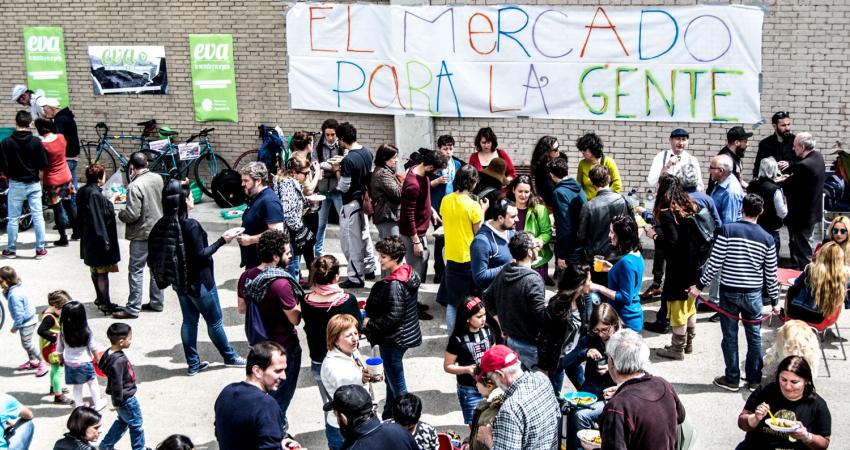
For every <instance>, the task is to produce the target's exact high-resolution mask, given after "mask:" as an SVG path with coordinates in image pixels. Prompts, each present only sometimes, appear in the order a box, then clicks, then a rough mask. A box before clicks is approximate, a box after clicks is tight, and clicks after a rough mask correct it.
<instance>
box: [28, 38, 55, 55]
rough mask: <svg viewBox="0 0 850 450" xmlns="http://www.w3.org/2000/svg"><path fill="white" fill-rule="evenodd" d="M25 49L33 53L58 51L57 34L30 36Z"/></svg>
mask: <svg viewBox="0 0 850 450" xmlns="http://www.w3.org/2000/svg"><path fill="white" fill-rule="evenodd" d="M27 51H29V52H33V53H48V52H49V53H58V52H59V36H30V37H29V39H27Z"/></svg>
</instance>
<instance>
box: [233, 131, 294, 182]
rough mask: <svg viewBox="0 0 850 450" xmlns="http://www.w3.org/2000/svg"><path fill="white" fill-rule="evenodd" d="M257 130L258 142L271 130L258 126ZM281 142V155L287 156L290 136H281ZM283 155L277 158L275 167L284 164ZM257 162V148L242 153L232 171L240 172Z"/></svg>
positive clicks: (234, 163) (258, 157)
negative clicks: (282, 149)
mask: <svg viewBox="0 0 850 450" xmlns="http://www.w3.org/2000/svg"><path fill="white" fill-rule="evenodd" d="M257 129H258V130H259V137H260V140H263V139H265V138H266V136H265V133H266V132H268V131H269V130H270V129H271V127H267V126H265V125H260V126H258V127H257ZM281 140H282V141H283V148H284V151H283V153H286V154H288V152H287V151H286V149H288V148H289V141H290V140H292V136H281ZM283 153H282V154H281V155H280V156H279V157H278V161H277V164H275V166H276V167H280V165H281V164H282V163H284V162H285V161H284V158H285V156H284V155H283ZM259 160H260V149H259V147H258V148H253V149H251V150H247V151H244V152H242V154H240V155H239V156H237V157H236V159H235V160H234V161H233V169H234V170H236V171H237V172H239V171H240V170H242V168H244V167H245V166H247V165H248V163H252V162H256V161H259ZM276 167H275V168H276ZM269 176H270V177H271V176H274V173H269Z"/></svg>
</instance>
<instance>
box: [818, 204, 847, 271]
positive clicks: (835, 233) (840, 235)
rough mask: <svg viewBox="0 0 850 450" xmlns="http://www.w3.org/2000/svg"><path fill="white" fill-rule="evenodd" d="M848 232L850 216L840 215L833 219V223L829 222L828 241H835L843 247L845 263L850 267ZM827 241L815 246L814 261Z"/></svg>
mask: <svg viewBox="0 0 850 450" xmlns="http://www.w3.org/2000/svg"><path fill="white" fill-rule="evenodd" d="M848 232H850V218H848V217H847V216H838V217H836V218H834V219H832V223H830V224H829V228H828V229H827V233H826V242H835V243H836V244H838V246H839V247H841V250H844V265H845V266H848V267H850V239H847V238H848ZM826 242H821V243H820V244H818V246H817V247H815V251H814V255H813V256H812V261H814V260H815V259H817V257H818V253H820V250H821V248H822V247H823V246H824V244H826Z"/></svg>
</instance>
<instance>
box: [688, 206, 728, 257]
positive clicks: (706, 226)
mask: <svg viewBox="0 0 850 450" xmlns="http://www.w3.org/2000/svg"><path fill="white" fill-rule="evenodd" d="M682 225H684V228H685V230H687V233H688V247H689V248H688V252H689V254H691V255H695V257H696V258H697V262H698V263H699V266H700V267H702V266H703V265H704V264H705V262H706V261H707V260H708V257H709V255H710V254H711V247H712V245H714V237H715V232H716V231H717V229H718V225H719V224H716V223H714V217H712V216H711V212H709V210H708V208H700V210H699V212H697V213H696V214H693V215H691V216H688V217H686V218H685V219H684V220H683V221H682Z"/></svg>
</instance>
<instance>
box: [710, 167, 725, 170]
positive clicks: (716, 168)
mask: <svg viewBox="0 0 850 450" xmlns="http://www.w3.org/2000/svg"><path fill="white" fill-rule="evenodd" d="M708 170H723V168H721V167H710V166H709V168H708Z"/></svg>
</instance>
